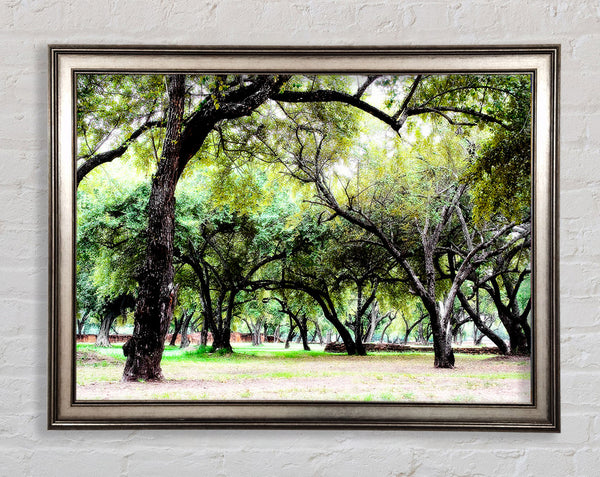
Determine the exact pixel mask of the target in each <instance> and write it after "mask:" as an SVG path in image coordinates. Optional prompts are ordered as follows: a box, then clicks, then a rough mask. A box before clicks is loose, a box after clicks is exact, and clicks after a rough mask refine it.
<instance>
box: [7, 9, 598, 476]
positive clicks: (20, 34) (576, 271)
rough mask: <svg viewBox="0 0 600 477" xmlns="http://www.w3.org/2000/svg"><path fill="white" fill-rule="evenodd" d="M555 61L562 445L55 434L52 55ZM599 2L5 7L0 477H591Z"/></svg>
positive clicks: (446, 438) (506, 437) (304, 434)
mask: <svg viewBox="0 0 600 477" xmlns="http://www.w3.org/2000/svg"><path fill="white" fill-rule="evenodd" d="M49 43H63V44H65V43H110V44H131V43H146V44H188V45H193V44H196V45H207V44H223V45H238V44H245V45H261V44H262V45H277V44H280V45H286V44H287V45H376V44H381V45H384V44H387V45H415V44H511V43H560V44H562V46H563V52H562V53H563V56H562V85H561V87H562V91H561V93H562V105H561V107H562V124H561V128H562V131H561V132H562V143H561V271H562V279H561V314H562V316H561V333H562V340H561V341H562V343H563V345H562V355H561V361H562V378H563V381H562V384H563V386H562V397H563V432H562V433H561V434H558V435H555V434H519V433H508V434H505V433H479V432H478V433H460V432H438V433H434V432H350V431H346V432H333V431H324V432H316V431H225V430H223V431H137V432H131V431H96V432H89V431H87V432H62V431H61V432H56V431H54V432H48V431H46V430H45V427H46V353H47V344H46V343H47V338H46V333H47V324H46V321H47V318H46V299H47V290H46V270H47V238H46V235H47V129H46V128H47V112H46V107H47V92H46V91H47V45H48V44H49ZM599 52H600V2H598V1H592V0H587V1H586V0H578V1H571V2H567V1H556V0H555V1H546V0H530V1H527V2H524V1H522V0H503V1H501V2H500V1H493V0H487V1H470V0H462V1H460V2H459V1H450V0H448V1H445V0H444V1H442V0H439V1H429V0H428V1H415V0H412V1H411V0H407V1H403V2H398V1H396V0H373V1H369V0H329V1H328V0H314V1H307V0H202V1H195V0H188V1H179V2H172V1H171V0H164V1H157V0H135V1H133V0H132V1H125V0H96V1H93V2H92V1H90V2H81V1H75V0H70V1H57V0H55V1H50V0H35V1H34V0H0V58H1V59H0V105H1V107H0V204H2V205H1V207H0V334H1V336H2V339H0V363H1V364H0V475H2V476H4V475H5V476H19V475H31V476H40V475H45V476H54V475H56V476H79V475H85V476H89V477H92V476H110V475H146V476H148V475H168V474H171V473H173V474H176V475H178V476H184V475H216V476H234V475H244V476H251V475H260V476H271V475H290V476H294V475H302V476H320V475H342V474H345V475H351V476H352V475H357V476H359V475H360V476H363V475H372V476H401V475H402V476H409V475H410V476H424V477H425V476H427V477H429V476H437V475H439V476H470V475H485V476H487V475H490V476H491V475H493V476H504V475H506V476H514V475H519V476H539V475H542V476H555V475H556V476H559V475H560V476H571V475H576V476H594V475H600V417H598V411H599V410H600V346H599V345H598V342H599V341H600V327H599V325H600V311H599V310H600V307H599V301H600V271H599V270H600V220H599V219H600V217H599V215H600V154H599V149H600V139H599V138H600V113H599V112H598V111H600V81H599V73H600V62H599V60H598V54H599Z"/></svg>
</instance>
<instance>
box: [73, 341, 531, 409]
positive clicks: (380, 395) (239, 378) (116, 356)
mask: <svg viewBox="0 0 600 477" xmlns="http://www.w3.org/2000/svg"><path fill="white" fill-rule="evenodd" d="M77 358H78V359H77V368H76V382H77V386H78V387H77V393H78V398H80V399H132V400H139V399H143V400H148V399H150V400H163V401H169V400H205V399H210V400H248V399H251V400H282V399H283V400H290V399H293V400H336V401H338V400H342V401H343V400H348V401H363V402H370V401H373V402H485V403H489V402H511V403H515V402H529V400H530V380H531V374H530V364H529V361H528V360H519V361H514V360H513V361H505V360H494V359H489V358H490V356H489V355H466V354H457V355H456V363H457V367H456V368H455V369H453V370H448V369H435V368H434V367H433V354H432V353H431V352H424V353H420V352H407V353H393V352H385V353H373V354H370V355H369V356H347V355H344V354H330V353H325V352H324V351H323V350H322V348H321V347H315V349H314V350H312V351H304V350H302V348H301V346H299V345H292V347H291V348H290V349H288V350H286V349H285V348H284V347H283V344H272V343H269V344H265V345H263V346H259V347H253V346H252V345H251V344H246V343H244V344H238V345H236V346H234V353H229V354H219V353H210V352H208V350H207V349H198V348H197V347H195V348H188V349H185V350H182V349H179V348H178V347H174V346H167V347H166V348H165V352H164V354H163V359H162V362H161V366H162V369H163V374H164V375H165V377H166V381H165V382H163V383H121V382H120V379H121V375H122V372H123V365H124V362H125V357H124V356H123V351H122V345H112V346H111V347H108V348H97V347H96V346H95V345H93V344H78V345H77Z"/></svg>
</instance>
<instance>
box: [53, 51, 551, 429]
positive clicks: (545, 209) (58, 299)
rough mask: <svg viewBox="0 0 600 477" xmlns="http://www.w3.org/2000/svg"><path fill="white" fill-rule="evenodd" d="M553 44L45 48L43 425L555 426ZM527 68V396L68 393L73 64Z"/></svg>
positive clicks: (209, 68)
mask: <svg viewBox="0 0 600 477" xmlns="http://www.w3.org/2000/svg"><path fill="white" fill-rule="evenodd" d="M559 59H560V47H559V46H556V45H551V46H545V45H541V46H540V45H535V46H485V47H471V46H456V47H448V46H429V47H367V48H363V47H359V48H346V47H344V48H322V47H315V48H296V47H275V48H273V47H268V48H267V47H238V48H233V47H160V46H66V45H63V46H50V47H49V68H50V84H49V87H50V91H49V102H50V174H49V181H50V182H49V190H50V196H49V257H50V258H49V345H48V347H49V367H48V427H49V428H50V429H79V428H85V429H101V428H102V429H106V428H262V429H270V428H315V429H316V428H318V429H440V430H452V429H460V430H484V429H485V430H503V431H507V430H511V431H554V432H558V431H559V429H560V390H559V316H558V315H559V306H558V305H559V304H558V298H559V297H558V290H559V288H558V284H559V280H558V253H559V247H558V118H559ZM83 71H85V72H92V71H94V72H116V71H121V72H136V71H138V72H139V71H156V72H158V71H160V72H173V71H181V72H194V71H196V72H198V71H202V72H206V73H210V72H227V71H229V72H249V71H252V72H284V71H286V72H312V71H314V72H320V73H334V72H344V73H351V72H356V73H359V72H360V73H368V72H380V73H385V72H389V73H392V72H394V73H400V72H406V73H416V72H418V73H421V72H439V73H442V72H527V73H530V74H532V76H533V78H534V127H533V143H534V149H533V150H534V154H533V158H532V162H533V168H532V171H533V173H532V175H533V180H532V183H533V208H534V224H533V227H534V236H533V237H534V239H533V273H532V277H533V279H532V284H533V285H532V288H533V306H532V313H533V317H534V319H533V326H534V332H533V337H534V338H533V340H534V341H533V350H534V352H533V356H532V371H533V372H532V376H533V377H532V402H531V404H519V405H510V404H509V405H501V404H495V405H484V404H467V405H464V404H421V403H414V404H413V403H410V404H406V403H394V402H391V403H387V402H386V403H384V402H379V403H375V402H365V403H350V402H330V401H327V402H317V401H226V402H215V401H201V402H196V401H164V402H154V401H152V402H150V401H148V402H117V401H111V402H99V401H98V402H90V401H85V402H84V401H77V400H76V399H75V365H74V354H75V353H74V349H75V348H74V346H75V338H74V336H75V334H74V320H73V313H74V309H75V307H74V302H75V286H74V282H75V272H74V270H75V268H74V266H75V258H74V247H75V220H74V218H75V183H76V182H75V161H74V150H75V149H74V147H75V133H74V108H73V105H74V94H75V91H74V90H75V88H74V86H73V85H74V83H73V80H74V77H75V74H76V73H77V72H83Z"/></svg>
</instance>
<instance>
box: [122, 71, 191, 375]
mask: <svg viewBox="0 0 600 477" xmlns="http://www.w3.org/2000/svg"><path fill="white" fill-rule="evenodd" d="M184 83H185V81H184V76H183V75H171V76H169V79H168V91H169V107H168V117H167V130H166V135H165V141H164V147H163V152H162V157H161V160H160V162H159V163H158V170H157V172H156V174H155V176H154V179H153V180H152V189H151V192H150V200H149V204H148V245H147V251H146V263H145V266H144V270H143V272H142V274H141V277H140V286H139V292H138V300H137V306H136V310H135V317H134V330H133V336H132V337H131V339H129V341H127V343H125V345H124V346H123V353H124V354H125V356H126V357H127V361H126V363H125V369H124V371H123V380H124V381H137V380H140V379H143V380H145V381H160V380H162V379H163V374H162V370H161V367H160V361H161V358H162V354H163V350H164V345H165V336H166V334H167V330H168V329H169V324H170V322H171V318H172V316H173V306H174V304H175V299H176V290H175V286H174V284H173V276H174V270H173V238H174V233H175V187H176V185H177V180H178V178H179V167H180V164H179V159H180V148H181V130H182V125H183V107H184V92H185V84H184Z"/></svg>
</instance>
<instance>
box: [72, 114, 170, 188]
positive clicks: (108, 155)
mask: <svg viewBox="0 0 600 477" xmlns="http://www.w3.org/2000/svg"><path fill="white" fill-rule="evenodd" d="M164 124H165V122H164V121H163V120H157V121H146V122H145V123H144V124H142V125H141V126H140V127H139V128H137V129H136V130H135V131H133V132H132V133H131V135H130V136H129V137H128V138H127V139H126V140H125V141H124V142H123V143H122V144H121V145H120V146H119V147H117V148H116V149H113V150H111V151H106V152H101V153H99V154H96V155H94V156H91V157H89V158H88V159H87V161H85V162H84V163H83V164H81V165H80V166H79V167H78V168H77V185H79V183H80V182H81V180H82V179H83V178H84V177H85V176H86V175H87V174H89V173H90V172H91V171H92V170H93V169H95V168H96V167H98V166H99V165H100V164H105V163H107V162H111V161H112V160H114V159H116V158H117V157H121V156H122V155H123V154H125V152H127V149H128V148H129V146H130V145H131V143H133V141H135V140H136V139H137V138H138V137H140V136H141V135H142V134H143V133H144V132H146V131H147V130H148V129H151V128H153V127H156V126H159V127H162V126H164ZM85 157H86V156H83V157H82V158H85Z"/></svg>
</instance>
